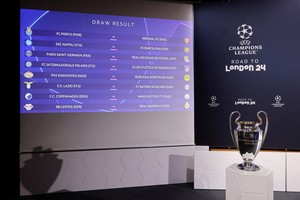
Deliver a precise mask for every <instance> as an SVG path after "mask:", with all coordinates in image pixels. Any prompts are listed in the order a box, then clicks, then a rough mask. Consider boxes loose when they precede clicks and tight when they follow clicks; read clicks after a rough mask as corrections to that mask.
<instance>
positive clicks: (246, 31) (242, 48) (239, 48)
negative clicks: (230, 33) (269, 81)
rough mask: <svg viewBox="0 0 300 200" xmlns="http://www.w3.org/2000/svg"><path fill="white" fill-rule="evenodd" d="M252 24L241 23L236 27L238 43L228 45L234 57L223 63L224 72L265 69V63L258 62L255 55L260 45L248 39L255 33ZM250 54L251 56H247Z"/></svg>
mask: <svg viewBox="0 0 300 200" xmlns="http://www.w3.org/2000/svg"><path fill="white" fill-rule="evenodd" d="M254 30H255V29H254V28H253V26H251V25H249V24H241V25H240V26H238V27H237V29H236V35H237V36H238V38H239V39H241V40H240V41H239V45H230V46H229V47H228V50H229V51H230V52H232V53H233V55H234V56H235V57H236V59H232V60H231V61H230V64H229V65H225V72H231V71H237V72H242V71H249V72H254V71H256V72H258V71H266V64H260V61H259V59H257V58H255V56H256V55H257V54H258V53H259V51H260V50H262V49H263V47H262V45H261V44H259V45H253V44H252V41H251V40H250V39H251V38H252V36H253V35H255V32H254ZM248 56H251V58H248Z"/></svg>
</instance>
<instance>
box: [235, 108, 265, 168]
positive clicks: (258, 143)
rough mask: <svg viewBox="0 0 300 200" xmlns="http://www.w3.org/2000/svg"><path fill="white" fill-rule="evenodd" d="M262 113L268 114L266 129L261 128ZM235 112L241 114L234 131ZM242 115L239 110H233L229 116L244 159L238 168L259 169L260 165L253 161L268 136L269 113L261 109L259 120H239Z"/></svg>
mask: <svg viewBox="0 0 300 200" xmlns="http://www.w3.org/2000/svg"><path fill="white" fill-rule="evenodd" d="M260 113H264V114H265V116H266V125H265V129H264V131H263V130H261V129H260V128H259V126H260V125H261V124H262V119H261V117H260V116H259V114H260ZM234 114H238V115H239V116H238V117H237V118H236V120H235V123H236V125H237V127H236V128H235V129H234V130H233V131H232V120H231V119H232V116H233V115H234ZM240 117H241V114H240V113H239V112H238V111H234V112H232V113H231V114H230V117H229V125H230V134H231V137H232V140H233V142H234V144H235V146H236V148H237V149H238V150H239V153H240V155H241V156H242V159H243V161H244V162H243V163H241V164H239V165H238V168H239V169H241V170H244V171H258V170H259V167H258V166H257V165H255V164H253V161H254V159H255V157H256V155H257V154H258V153H259V151H260V149H261V147H262V145H263V142H264V140H265V138H266V134H267V129H268V117H267V113H266V112H264V111H259V112H258V113H257V117H258V119H259V122H253V121H238V120H239V119H240Z"/></svg>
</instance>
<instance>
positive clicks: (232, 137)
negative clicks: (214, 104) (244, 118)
mask: <svg viewBox="0 0 300 200" xmlns="http://www.w3.org/2000/svg"><path fill="white" fill-rule="evenodd" d="M235 113H237V114H238V115H239V116H238V117H237V118H236V119H235V121H234V122H235V123H237V122H238V120H239V119H240V117H241V113H240V112H239V111H233V112H232V113H231V114H230V116H229V127H230V135H231V139H232V141H233V143H234V145H235V146H236V148H238V145H237V142H236V141H235V139H234V134H233V131H232V116H233V115H234V114H235Z"/></svg>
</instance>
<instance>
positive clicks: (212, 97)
mask: <svg viewBox="0 0 300 200" xmlns="http://www.w3.org/2000/svg"><path fill="white" fill-rule="evenodd" d="M210 100H211V102H210V103H208V104H207V105H208V106H209V107H218V106H219V105H220V104H219V103H217V102H216V101H217V97H216V96H215V95H213V96H211V97H210Z"/></svg>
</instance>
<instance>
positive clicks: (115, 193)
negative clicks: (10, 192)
mask: <svg viewBox="0 0 300 200" xmlns="http://www.w3.org/2000/svg"><path fill="white" fill-rule="evenodd" d="M225 193H226V191H225V190H199V189H194V186H193V183H183V184H170V185H158V186H145V187H132V188H120V189H106V190H93V191H83V192H69V191H60V192H59V193H51V194H43V195H30V196H22V197H21V200H37V199H38V200H119V199H120V200H122V199H124V200H225ZM274 200H300V192H277V191H275V192H274Z"/></svg>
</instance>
